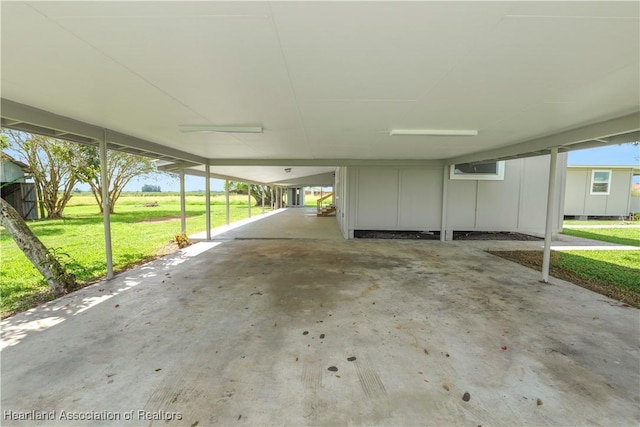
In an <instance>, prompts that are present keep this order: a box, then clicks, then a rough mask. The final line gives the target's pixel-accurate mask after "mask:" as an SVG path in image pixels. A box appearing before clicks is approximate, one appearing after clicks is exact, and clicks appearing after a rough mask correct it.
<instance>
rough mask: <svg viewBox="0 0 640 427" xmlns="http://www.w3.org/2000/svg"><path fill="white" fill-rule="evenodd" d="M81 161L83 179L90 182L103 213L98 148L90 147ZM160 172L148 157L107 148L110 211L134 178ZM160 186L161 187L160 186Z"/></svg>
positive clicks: (92, 191)
mask: <svg viewBox="0 0 640 427" xmlns="http://www.w3.org/2000/svg"><path fill="white" fill-rule="evenodd" d="M83 154H84V156H83V159H82V161H81V163H82V164H83V165H84V167H83V168H82V174H81V179H82V181H83V182H85V183H87V184H89V187H90V188H91V193H92V194H93V197H94V198H95V199H96V202H98V206H100V213H103V206H102V180H101V176H100V159H99V156H98V150H97V149H96V148H95V147H88V150H87V151H86V152H85V153H83ZM156 173H159V172H158V171H157V169H156V165H155V163H154V161H153V160H152V159H150V158H148V157H143V156H136V155H134V154H129V153H123V152H121V151H113V150H107V189H108V194H109V213H114V209H115V206H116V202H117V201H118V198H119V197H120V195H121V194H122V190H124V187H125V186H126V185H127V184H129V182H131V180H132V179H133V178H136V177H140V176H145V175H147V176H148V175H152V174H156ZM158 188H159V187H158Z"/></svg>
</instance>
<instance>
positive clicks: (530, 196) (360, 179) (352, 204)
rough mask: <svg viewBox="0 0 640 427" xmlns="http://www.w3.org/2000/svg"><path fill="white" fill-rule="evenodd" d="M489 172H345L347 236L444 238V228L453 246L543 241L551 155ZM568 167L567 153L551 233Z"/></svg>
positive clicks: (339, 188)
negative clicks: (493, 239)
mask: <svg viewBox="0 0 640 427" xmlns="http://www.w3.org/2000/svg"><path fill="white" fill-rule="evenodd" d="M484 165H489V166H490V168H489V169H488V170H487V169H485V170H482V168H478V167H476V168H475V169H476V170H468V169H467V168H465V167H464V166H463V165H456V168H453V167H452V168H451V169H450V168H449V167H448V166H443V165H433V166H423V167H415V166H397V167H366V166H362V167H341V168H339V169H338V173H337V174H336V186H335V189H336V204H337V208H338V209H337V217H338V221H339V222H340V227H341V229H342V232H343V235H344V236H345V238H353V237H354V234H355V233H356V232H357V231H363V230H384V231H438V232H441V230H442V229H444V230H445V236H446V238H447V239H451V236H452V234H453V232H454V231H511V232H522V233H527V234H533V235H543V234H544V229H545V209H546V203H547V188H548V182H549V181H548V175H549V173H548V171H549V156H537V157H530V158H526V159H515V160H507V161H504V162H493V163H486V164H484ZM565 165H566V154H561V155H559V161H558V165H557V177H558V178H557V182H558V183H559V185H558V186H557V187H556V191H555V194H554V198H555V200H556V201H555V209H554V213H553V226H552V231H553V233H557V232H559V231H560V229H561V227H562V216H563V215H562V212H563V209H562V200H563V194H562V191H561V189H562V188H563V187H564V178H565V174H564V171H565V170H566V166H565ZM491 166H493V167H492V168H491ZM445 170H446V173H445ZM443 180H444V181H445V182H443ZM443 205H444V209H443ZM443 214H444V221H443Z"/></svg>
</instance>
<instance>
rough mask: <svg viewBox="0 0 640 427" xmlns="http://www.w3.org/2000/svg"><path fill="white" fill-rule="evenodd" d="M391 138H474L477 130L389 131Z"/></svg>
mask: <svg viewBox="0 0 640 427" xmlns="http://www.w3.org/2000/svg"><path fill="white" fill-rule="evenodd" d="M389 135H391V136H476V135H478V130H477V129H466V130H465V129H391V132H390V133H389Z"/></svg>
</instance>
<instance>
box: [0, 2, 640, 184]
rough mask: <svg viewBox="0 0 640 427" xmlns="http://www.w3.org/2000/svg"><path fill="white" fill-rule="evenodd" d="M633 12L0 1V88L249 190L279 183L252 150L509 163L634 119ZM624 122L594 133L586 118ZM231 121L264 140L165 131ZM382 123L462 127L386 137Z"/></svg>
mask: <svg viewBox="0 0 640 427" xmlns="http://www.w3.org/2000/svg"><path fill="white" fill-rule="evenodd" d="M639 8H640V3H638V2H623V1H609V2H573V1H572V2H555V1H554V2H551V1H550V2H519V1H515V2H482V1H480V2H206V1H200V2H182V1H181V2H169V1H167V2H164V1H162V2H150V1H148V2H94V1H86V2H56V1H47V2H4V1H3V2H2V98H3V100H5V101H6V100H8V101H13V102H17V103H20V104H25V105H28V106H31V107H35V108H38V109H41V110H45V111H47V112H52V113H55V114H57V115H61V116H65V117H69V118H73V119H75V120H78V121H81V122H85V123H89V124H91V125H95V126H98V127H101V128H107V129H110V130H113V131H115V132H119V133H122V134H126V135H130V136H133V137H136V138H139V139H141V140H146V141H150V142H152V143H155V144H158V146H159V147H167V148H168V149H171V150H174V151H171V153H175V150H178V151H179V152H182V153H187V154H190V155H194V156H198V157H200V158H205V159H211V160H215V162H216V165H224V163H225V160H229V162H228V164H233V165H237V164H242V162H243V161H245V160H246V164H247V165H253V166H252V167H251V168H244V171H242V170H241V169H235V172H233V171H232V170H231V171H230V170H228V169H226V170H222V169H221V166H215V165H214V166H212V171H214V172H215V173H218V174H219V175H229V174H230V175H231V176H236V177H242V176H241V175H240V172H242V173H244V174H249V175H251V176H249V175H247V176H245V178H247V179H250V180H255V181H261V182H278V181H282V180H284V179H287V178H288V177H287V175H286V174H284V172H282V174H280V172H279V171H280V170H281V169H282V168H281V167H280V166H281V165H282V163H283V162H282V161H277V162H275V163H274V164H275V165H276V166H277V167H276V166H274V167H273V168H271V169H269V168H267V167H266V166H269V164H268V162H269V161H270V160H282V159H285V160H286V159H308V160H314V159H317V160H319V162H318V164H317V166H318V167H319V166H323V167H325V170H324V171H318V170H309V171H308V174H309V175H315V174H319V173H326V172H327V171H330V170H331V169H330V168H329V169H326V167H327V166H328V165H327V160H331V159H341V160H343V163H345V162H344V161H347V160H356V161H366V160H380V159H386V160H405V159H413V160H416V159H422V160H433V159H462V158H464V156H467V158H469V159H470V158H476V159H477V158H480V157H483V154H482V153H486V152H490V153H491V156H492V158H495V157H500V153H501V151H500V150H501V149H503V148H506V147H509V146H516V145H515V144H520V145H517V146H516V147H518V148H515V149H512V150H511V151H510V152H509V155H514V154H513V153H514V152H515V153H516V154H515V155H518V154H521V153H525V154H530V153H528V151H527V145H526V144H522V143H523V142H527V141H531V140H540V138H542V137H548V136H552V135H554V134H558V133H561V132H566V131H567V130H571V129H574V128H580V127H583V126H588V127H589V128H588V130H589V131H590V132H592V133H593V135H587V136H584V135H582V139H581V140H580V141H584V140H588V139H590V138H598V137H602V136H603V135H613V134H623V133H626V132H633V131H637V130H638V129H640V123H638V120H637V114H638V111H639V109H640V107H639V103H640V88H639V86H640V85H639V75H640V66H639V64H640V36H639V34H640V20H639V14H640V12H639V10H640V9H639ZM629 115H632V116H631V119H630V120H626V121H624V125H623V126H620V127H619V128H615V129H613V130H611V129H607V132H604V131H603V132H604V133H603V132H599V129H598V127H597V126H594V124H597V123H599V122H603V121H606V120H610V119H617V118H620V117H623V116H626V117H627V118H629ZM2 116H3V119H5V120H4V121H3V123H4V124H5V125H6V124H10V123H12V121H11V120H9V121H7V120H6V119H15V120H18V121H19V120H22V119H21V118H19V117H18V118H17V117H8V116H7V115H5V114H4V113H3V115H2ZM243 123H252V124H253V123H261V124H263V126H264V133H262V134H222V133H208V134H197V133H194V134H185V133H180V132H179V129H178V125H180V124H215V125H226V124H243ZM629 123H631V124H629ZM392 128H429V129H478V131H479V135H478V136H476V137H417V136H415V137H391V136H389V131H390V129H392ZM564 135H574V134H570V133H569V134H567V133H565V134H564ZM545 141H546V140H545ZM575 142H579V141H578V140H576V141H560V142H558V143H557V144H556V145H562V144H568V143H575ZM555 143H556V142H554V144H555ZM550 144H551V143H550ZM520 147H521V148H520ZM538 148H542V149H545V148H548V147H546V146H541V147H538ZM159 151H162V148H161V149H160V150H152V152H159ZM474 153H480V154H478V155H477V156H475V157H473V156H472V157H469V155H471V154H474ZM164 154H166V153H164ZM174 157H176V158H178V159H180V158H181V159H186V158H187V156H182V157H181V156H179V155H178V156H174ZM485 157H486V156H485ZM261 162H266V163H261ZM336 164H338V163H336ZM311 166H313V165H311ZM216 168H218V169H216ZM260 168H262V169H260ZM276 170H277V171H278V173H277V174H275V175H274V172H275V171H276Z"/></svg>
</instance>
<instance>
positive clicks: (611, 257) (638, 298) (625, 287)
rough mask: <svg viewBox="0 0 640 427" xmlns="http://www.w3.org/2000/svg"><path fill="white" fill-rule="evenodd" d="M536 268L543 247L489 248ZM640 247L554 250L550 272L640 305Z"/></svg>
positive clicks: (608, 295) (504, 256)
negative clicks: (624, 249)
mask: <svg viewBox="0 0 640 427" xmlns="http://www.w3.org/2000/svg"><path fill="white" fill-rule="evenodd" d="M488 252H489V253H491V254H493V255H497V256H499V257H501V258H504V259H508V260H509V261H513V262H516V263H518V264H520V265H524V266H525V267H529V268H533V269H535V270H541V269H542V252H540V251H488ZM638 266H640V251H567V252H556V251H552V252H551V265H550V271H549V273H550V275H551V276H553V277H556V278H558V279H562V280H566V281H567V282H571V283H574V284H576V285H578V286H581V287H583V288H586V289H589V290H591V291H594V292H597V293H599V294H602V295H605V296H607V297H610V298H614V299H617V300H619V301H622V302H624V303H627V304H629V305H632V306H634V307H638V308H640V268H639V267H638Z"/></svg>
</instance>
